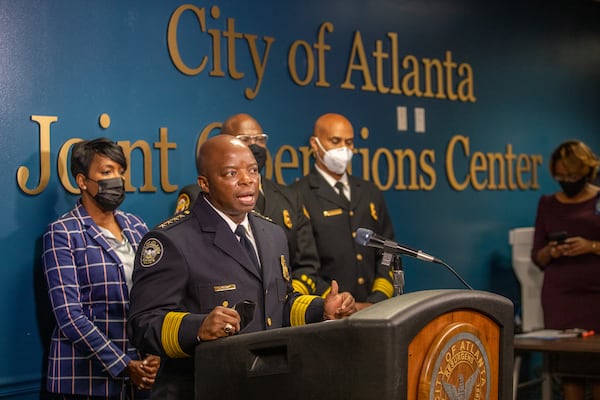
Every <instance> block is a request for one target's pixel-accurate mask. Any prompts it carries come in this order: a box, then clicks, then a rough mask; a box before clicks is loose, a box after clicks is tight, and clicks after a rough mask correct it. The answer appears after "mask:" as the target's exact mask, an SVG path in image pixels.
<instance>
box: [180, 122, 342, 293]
mask: <svg viewBox="0 0 600 400" xmlns="http://www.w3.org/2000/svg"><path fill="white" fill-rule="evenodd" d="M221 134H225V135H231V136H235V137H236V138H238V139H240V140H241V141H242V142H244V143H245V144H246V145H248V147H249V148H250V150H251V151H252V154H253V155H254V158H256V162H257V164H258V169H259V171H264V166H265V164H266V162H267V140H268V135H267V134H266V133H265V132H264V131H263V129H262V127H261V125H260V124H259V123H258V121H257V120H256V119H254V118H253V117H252V116H250V115H248V114H236V115H233V116H231V117H229V118H227V119H226V120H225V121H224V122H223V126H222V128H221ZM199 193H200V187H199V186H198V185H197V184H192V185H187V186H185V187H184V188H183V189H182V190H181V191H180V193H179V197H178V200H177V209H176V212H181V211H183V210H186V209H188V208H190V206H191V204H192V203H193V202H194V201H195V199H196V198H197V197H198V195H199ZM255 211H257V212H258V213H260V214H262V215H264V216H266V217H268V218H270V219H271V220H273V222H275V223H276V224H278V225H279V226H281V227H282V228H283V230H284V231H285V234H286V236H287V239H288V246H289V252H290V267H291V269H292V278H293V280H292V284H293V287H294V290H296V291H297V292H300V293H302V294H317V295H327V293H328V292H329V290H330V286H329V282H325V281H324V280H323V279H321V278H320V276H319V273H318V270H319V256H318V254H317V247H316V244H315V240H314V237H313V233H312V232H313V231H312V226H311V224H310V220H309V219H308V218H307V217H306V213H305V210H304V206H303V204H302V199H301V197H300V195H299V194H298V192H297V191H295V190H293V189H291V188H289V187H287V186H283V185H280V184H278V183H277V182H274V181H272V180H269V179H266V178H265V177H264V176H262V175H261V176H260V191H259V196H258V199H257V203H256V206H255Z"/></svg>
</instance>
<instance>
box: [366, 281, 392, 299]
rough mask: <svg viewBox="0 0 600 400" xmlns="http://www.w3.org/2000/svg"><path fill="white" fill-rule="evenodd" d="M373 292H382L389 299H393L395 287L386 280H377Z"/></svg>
mask: <svg viewBox="0 0 600 400" xmlns="http://www.w3.org/2000/svg"><path fill="white" fill-rule="evenodd" d="M371 292H381V293H383V294H385V295H386V297H387V298H391V297H392V296H393V295H394V286H392V284H391V283H390V281H388V280H387V279H385V278H375V281H374V282H373V288H372V289H371Z"/></svg>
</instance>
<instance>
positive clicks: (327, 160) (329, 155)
mask: <svg viewBox="0 0 600 400" xmlns="http://www.w3.org/2000/svg"><path fill="white" fill-rule="evenodd" d="M315 141H316V142H317V145H318V146H319V148H320V149H321V150H323V151H324V152H325V155H324V156H323V158H322V159H321V161H323V164H325V166H326V167H327V169H329V170H330V171H331V172H333V173H334V174H338V175H342V174H343V173H344V171H346V167H348V164H349V163H350V161H352V150H350V149H349V148H347V147H346V146H344V147H338V148H335V149H331V150H325V148H323V146H322V145H321V142H320V141H319V138H318V137H316V136H315ZM317 157H319V153H318V152H317ZM319 158H321V157H319Z"/></svg>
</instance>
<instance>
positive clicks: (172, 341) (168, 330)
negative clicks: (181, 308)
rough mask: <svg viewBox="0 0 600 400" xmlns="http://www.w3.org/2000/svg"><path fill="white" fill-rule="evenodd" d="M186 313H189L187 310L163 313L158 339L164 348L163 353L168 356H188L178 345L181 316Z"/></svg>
mask: <svg viewBox="0 0 600 400" xmlns="http://www.w3.org/2000/svg"><path fill="white" fill-rule="evenodd" d="M188 314H189V313H187V312H174V311H171V312H169V313H167V315H165V319H164V320H163V324H162V329H161V332H160V340H161V342H162V346H163V349H165V353H167V356H169V357H170V358H185V357H190V355H189V354H187V353H186V352H184V351H183V350H182V349H181V346H180V345H179V327H180V326H181V321H182V320H183V317H185V316H186V315H188Z"/></svg>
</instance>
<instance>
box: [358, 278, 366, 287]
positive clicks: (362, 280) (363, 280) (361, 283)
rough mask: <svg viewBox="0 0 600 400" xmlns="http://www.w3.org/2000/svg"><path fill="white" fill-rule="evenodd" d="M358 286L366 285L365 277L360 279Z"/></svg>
mask: <svg viewBox="0 0 600 400" xmlns="http://www.w3.org/2000/svg"><path fill="white" fill-rule="evenodd" d="M358 284H359V285H364V284H365V278H363V277H360V278H358Z"/></svg>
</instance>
